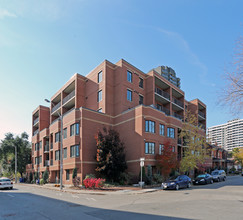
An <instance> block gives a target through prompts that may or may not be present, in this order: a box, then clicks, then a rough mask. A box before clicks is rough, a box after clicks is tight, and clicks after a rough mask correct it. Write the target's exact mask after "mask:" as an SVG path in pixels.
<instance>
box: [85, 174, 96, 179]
mask: <svg viewBox="0 0 243 220" xmlns="http://www.w3.org/2000/svg"><path fill="white" fill-rule="evenodd" d="M90 178H96V176H95V175H94V174H92V173H90V174H87V175H86V176H85V178H84V179H90Z"/></svg>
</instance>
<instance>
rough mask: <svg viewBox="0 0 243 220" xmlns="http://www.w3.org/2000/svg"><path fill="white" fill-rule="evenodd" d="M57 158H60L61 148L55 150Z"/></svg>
mask: <svg viewBox="0 0 243 220" xmlns="http://www.w3.org/2000/svg"><path fill="white" fill-rule="evenodd" d="M55 160H60V151H59V150H56V151H55Z"/></svg>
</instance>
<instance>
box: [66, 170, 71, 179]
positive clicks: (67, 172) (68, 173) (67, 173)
mask: <svg viewBox="0 0 243 220" xmlns="http://www.w3.org/2000/svg"><path fill="white" fill-rule="evenodd" d="M69 176H70V172H69V170H66V180H69V179H70V178H69Z"/></svg>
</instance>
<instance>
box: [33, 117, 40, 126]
mask: <svg viewBox="0 0 243 220" xmlns="http://www.w3.org/2000/svg"><path fill="white" fill-rule="evenodd" d="M38 122H39V117H38V118H36V119H35V120H34V122H33V125H35V124H37V123H38Z"/></svg>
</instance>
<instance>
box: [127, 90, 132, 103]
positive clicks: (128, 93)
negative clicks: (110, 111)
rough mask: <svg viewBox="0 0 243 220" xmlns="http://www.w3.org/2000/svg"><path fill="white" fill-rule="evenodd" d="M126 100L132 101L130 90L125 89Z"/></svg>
mask: <svg viewBox="0 0 243 220" xmlns="http://www.w3.org/2000/svg"><path fill="white" fill-rule="evenodd" d="M127 100H128V101H130V102H131V101H132V91H131V90H130V89H127Z"/></svg>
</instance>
